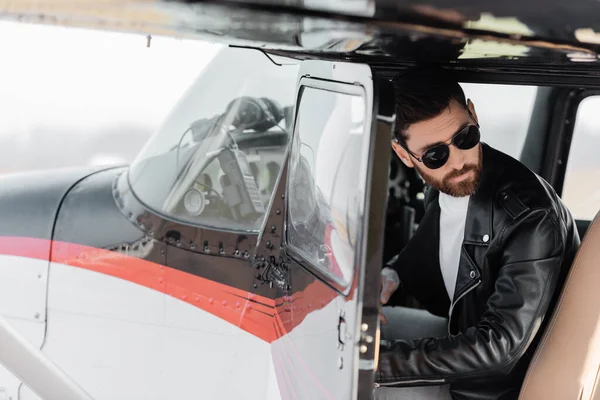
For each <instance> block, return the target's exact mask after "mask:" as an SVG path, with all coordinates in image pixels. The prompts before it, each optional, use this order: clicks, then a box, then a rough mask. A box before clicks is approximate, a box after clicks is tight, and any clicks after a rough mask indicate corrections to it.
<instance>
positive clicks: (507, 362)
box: [374, 68, 579, 400]
mask: <svg viewBox="0 0 600 400" xmlns="http://www.w3.org/2000/svg"><path fill="white" fill-rule="evenodd" d="M394 85H395V90H396V118H397V120H396V128H395V134H394V136H395V137H394V139H393V141H392V147H393V149H394V151H395V153H396V154H397V156H398V157H399V158H400V159H401V160H402V162H403V163H404V164H405V165H406V166H407V167H410V168H415V169H416V170H417V171H418V172H419V174H420V176H421V177H422V178H423V180H424V181H425V183H426V184H427V185H428V187H429V188H430V190H428V191H427V193H426V196H425V206H426V211H425V215H424V216H423V218H422V220H421V221H420V224H419V227H418V229H417V231H416V233H415V235H414V236H413V238H412V239H411V241H410V242H409V243H408V244H407V246H406V247H405V248H404V249H403V250H402V252H401V253H400V254H398V255H397V256H396V257H395V258H394V259H392V261H390V262H389V263H388V264H387V265H386V266H385V267H384V268H383V270H382V289H381V302H382V303H383V304H386V306H385V307H382V314H383V317H382V319H383V321H382V328H381V338H382V341H381V346H380V356H379V363H378V369H377V373H376V382H377V384H376V388H375V390H374V398H375V399H379V400H381V399H413V400H414V399H433V400H435V399H473V400H474V399H478V400H481V399H498V400H499V399H503V400H506V399H517V397H518V393H519V390H520V387H521V384H522V382H523V379H524V376H525V372H526V370H527V366H528V364H529V362H530V360H531V358H532V355H533V352H534V351H535V348H536V345H537V342H538V340H539V337H540V335H541V333H542V331H543V329H544V326H545V324H546V322H547V320H548V319H549V315H550V313H551V312H552V310H553V308H554V305H555V303H556V300H557V297H558V295H559V293H560V289H561V287H562V284H563V282H564V279H565V276H566V273H567V272H568V269H569V267H570V265H571V263H572V261H573V258H574V256H575V253H576V250H577V247H578V245H579V236H578V234H577V230H576V228H575V225H574V222H573V217H572V216H571V214H570V212H569V211H568V210H567V208H566V207H565V206H564V204H563V203H562V202H561V200H560V198H559V197H558V196H557V194H556V193H555V191H554V190H553V189H552V187H551V186H550V185H549V184H548V183H547V182H546V181H544V180H543V179H542V178H540V177H539V176H537V175H536V174H535V173H533V172H532V171H531V170H529V169H528V168H527V167H525V166H524V165H523V164H522V163H520V162H519V161H517V160H515V159H513V158H511V157H509V156H508V155H506V154H504V153H502V152H500V151H498V150H495V149H493V148H492V147H490V146H489V145H487V144H485V143H482V142H481V141H480V139H481V137H480V121H479V119H478V117H477V113H476V111H475V106H474V104H473V102H471V100H467V99H466V98H465V95H464V92H463V90H462V88H461V86H460V85H459V84H458V82H457V81H456V80H455V79H454V78H453V77H452V76H451V75H450V74H449V73H447V72H445V71H443V70H431V69H421V68H414V69H410V70H408V71H406V72H405V73H403V74H401V75H399V76H398V77H397V78H396V79H394ZM481 125H482V126H483V125H484V122H482V123H481ZM401 292H404V293H405V294H410V295H412V296H413V297H414V298H415V299H416V300H417V302H418V304H420V306H421V307H420V308H419V309H415V308H407V307H392V306H394V305H396V304H394V297H398V298H400V296H394V295H395V294H398V293H401Z"/></svg>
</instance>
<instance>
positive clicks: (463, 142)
mask: <svg viewBox="0 0 600 400" xmlns="http://www.w3.org/2000/svg"><path fill="white" fill-rule="evenodd" d="M477 143H479V129H477V127H476V126H475V125H470V126H468V127H466V128H465V129H463V130H462V131H461V132H459V133H458V134H457V135H456V136H455V137H454V145H455V146H456V147H457V148H459V149H461V150H468V149H472V148H473V147H475V145H476V144H477Z"/></svg>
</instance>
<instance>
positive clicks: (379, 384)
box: [375, 379, 446, 388]
mask: <svg viewBox="0 0 600 400" xmlns="http://www.w3.org/2000/svg"><path fill="white" fill-rule="evenodd" d="M445 382H446V380H445V379H413V380H410V381H396V382H384V383H377V382H375V387H376V388H377V387H380V386H394V385H399V384H403V385H411V384H415V383H416V384H419V383H439V384H442V383H445Z"/></svg>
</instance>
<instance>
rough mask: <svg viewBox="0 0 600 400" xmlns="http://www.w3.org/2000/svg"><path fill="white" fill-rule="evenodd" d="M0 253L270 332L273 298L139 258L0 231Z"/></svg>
mask: <svg viewBox="0 0 600 400" xmlns="http://www.w3.org/2000/svg"><path fill="white" fill-rule="evenodd" d="M0 254H5V255H13V256H20V257H28V258H37V259H41V260H48V259H50V261H52V262H55V263H60V264H65V265H69V266H73V267H77V268H82V269H86V270H89V271H94V272H98V273H101V274H104V275H110V276H113V277H115V278H119V279H124V280H127V281H129V282H133V283H136V284H138V285H141V286H144V287H147V288H149V289H152V290H156V291H158V292H161V293H164V294H166V295H169V296H172V297H175V298H177V299H179V300H181V301H184V302H186V303H188V304H191V305H193V306H195V307H198V308H201V309H203V310H205V311H207V312H209V313H211V314H213V315H215V316H216V317H218V318H221V319H223V320H225V321H227V322H229V323H231V324H233V325H235V326H237V327H239V328H241V329H243V330H244V331H246V332H249V333H251V334H253V335H255V336H257V337H259V338H260V339H262V340H264V341H266V342H269V343H270V342H272V341H273V340H274V339H275V338H276V335H275V330H274V327H273V313H274V306H275V300H273V299H269V298H266V297H262V296H258V295H256V294H254V293H250V292H247V291H244V290H240V289H237V288H234V287H231V286H227V285H224V284H221V283H218V282H214V281H211V280H209V279H205V278H202V277H199V276H196V275H193V274H189V273H187V272H183V271H179V270H176V269H173V268H169V267H167V266H164V265H160V264H157V263H154V262H151V261H147V260H143V259H141V258H137V257H132V256H128V255H124V254H121V253H118V252H115V251H109V250H104V249H98V248H95V247H90V246H83V245H79V244H74V243H67V242H58V241H49V240H44V239H35V238H26V237H8V236H3V237H0Z"/></svg>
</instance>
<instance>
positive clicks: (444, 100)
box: [392, 67, 467, 143]
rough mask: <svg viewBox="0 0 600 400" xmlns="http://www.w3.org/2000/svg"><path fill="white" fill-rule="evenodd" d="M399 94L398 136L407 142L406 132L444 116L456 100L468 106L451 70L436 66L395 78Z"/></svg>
mask: <svg viewBox="0 0 600 400" xmlns="http://www.w3.org/2000/svg"><path fill="white" fill-rule="evenodd" d="M392 82H393V84H394V88H395V92H396V127H395V130H394V136H395V137H396V139H398V141H399V142H401V143H405V142H406V139H407V136H406V129H407V128H408V127H409V126H410V125H411V124H414V123H416V122H420V121H425V120H428V119H431V118H433V117H436V116H438V115H440V114H441V113H442V111H444V110H445V109H446V108H448V106H449V105H450V102H451V101H452V100H456V101H458V103H459V104H461V105H462V106H464V107H465V108H466V107H467V102H466V99H465V94H464V92H463V90H462V88H461V87H460V85H459V84H458V82H457V80H456V79H455V78H454V77H453V76H452V74H451V73H450V72H449V71H446V70H443V69H441V68H433V67H412V68H410V69H407V70H406V71H404V72H401V73H400V74H398V75H397V76H396V77H395V78H394V79H392Z"/></svg>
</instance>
